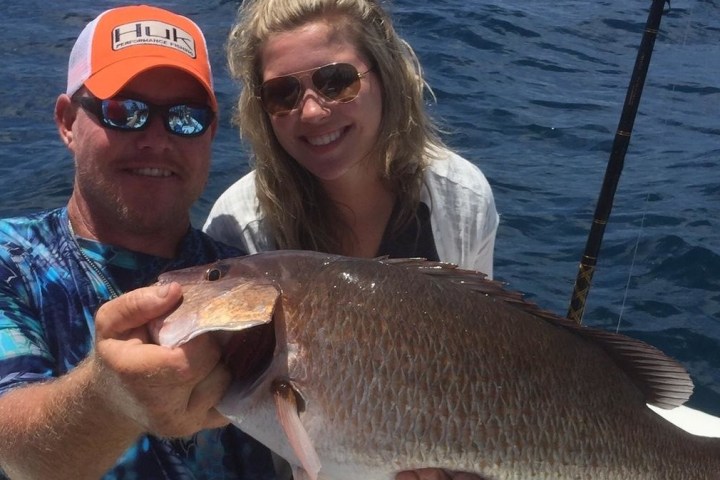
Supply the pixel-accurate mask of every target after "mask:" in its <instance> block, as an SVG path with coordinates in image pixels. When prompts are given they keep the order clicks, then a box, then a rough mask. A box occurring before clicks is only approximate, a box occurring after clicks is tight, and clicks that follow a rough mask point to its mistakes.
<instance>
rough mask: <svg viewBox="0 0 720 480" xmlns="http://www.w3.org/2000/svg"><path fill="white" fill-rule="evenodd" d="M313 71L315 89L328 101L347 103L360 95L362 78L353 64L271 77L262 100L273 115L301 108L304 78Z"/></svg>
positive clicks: (342, 64)
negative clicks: (300, 101)
mask: <svg viewBox="0 0 720 480" xmlns="http://www.w3.org/2000/svg"><path fill="white" fill-rule="evenodd" d="M309 72H312V83H313V88H315V90H317V91H318V92H319V93H320V94H321V95H322V96H323V97H325V99H327V100H330V101H333V102H340V103H347V102H351V101H352V100H354V99H355V98H356V97H357V96H358V93H360V77H361V75H360V74H359V73H358V71H357V69H356V68H355V67H354V66H353V65H350V64H349V63H333V64H331V65H325V66H324V67H320V68H317V69H315V70H314V71H313V70H310V71H308V72H301V73H300V74H296V75H285V76H284V77H276V78H271V79H270V80H268V81H266V82H265V83H263V84H262V86H261V87H260V101H261V102H262V105H263V108H264V109H265V111H266V112H268V113H269V114H270V115H287V114H288V113H290V112H291V111H292V110H294V109H295V107H297V104H298V100H300V96H301V95H302V93H303V88H304V87H303V85H302V83H301V82H300V78H303V77H305V76H307V75H310V73H309Z"/></svg>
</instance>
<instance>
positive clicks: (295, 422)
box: [272, 380, 321, 480]
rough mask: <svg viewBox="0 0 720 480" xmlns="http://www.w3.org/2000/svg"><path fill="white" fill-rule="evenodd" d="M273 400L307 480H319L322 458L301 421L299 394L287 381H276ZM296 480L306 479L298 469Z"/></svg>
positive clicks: (273, 387) (273, 386) (295, 470)
mask: <svg viewBox="0 0 720 480" xmlns="http://www.w3.org/2000/svg"><path fill="white" fill-rule="evenodd" d="M272 389H273V398H274V399H275V408H276V410H277V415H278V419H279V421H280V426H282V429H283V431H284V432H285V436H286V437H287V439H288V443H290V446H291V447H292V449H293V451H294V452H295V455H296V456H297V458H298V460H299V461H300V464H301V465H302V469H303V470H304V471H305V474H306V475H307V478H309V479H310V480H317V479H318V473H319V472H320V467H321V464H320V458H319V457H318V454H317V452H316V451H315V447H314V446H313V444H312V441H311V440H310V436H309V435H308V433H307V431H306V430H305V427H304V426H303V424H302V422H301V421H300V415H299V409H298V398H297V395H298V393H297V392H296V391H295V389H294V388H293V387H292V385H290V382H289V381H287V380H275V381H274V382H273V383H272ZM293 472H294V474H296V475H298V476H296V477H295V478H304V477H303V476H300V472H299V471H298V469H297V468H296V467H294V468H293Z"/></svg>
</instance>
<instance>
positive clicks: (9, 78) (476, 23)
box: [0, 0, 720, 415]
mask: <svg viewBox="0 0 720 480" xmlns="http://www.w3.org/2000/svg"><path fill="white" fill-rule="evenodd" d="M151 3H154V4H156V5H159V6H164V7H167V8H170V9H173V10H175V11H178V12H180V13H183V14H186V15H188V16H190V17H192V18H194V19H195V20H196V21H197V22H198V23H199V24H200V26H201V27H202V28H203V29H204V30H205V32H206V34H207V38H208V44H209V47H210V50H211V55H212V56H213V68H214V73H215V80H216V88H217V92H218V98H219V102H220V105H221V108H222V112H221V119H220V129H219V133H218V136H217V140H216V142H215V146H214V152H213V155H214V160H213V161H214V163H213V167H212V172H211V176H210V181H209V184H208V188H207V190H206V192H205V194H204V196H203V197H202V199H201V200H200V202H198V204H197V205H196V206H195V208H194V210H193V212H192V213H193V221H194V223H195V224H196V225H198V226H200V225H202V223H203V221H204V219H205V216H206V215H207V213H208V211H209V209H210V207H211V205H212V203H213V201H214V199H215V198H217V196H218V195H219V194H220V193H221V192H222V191H223V190H224V189H225V188H227V187H228V186H229V185H230V184H231V183H232V182H233V181H234V180H235V179H237V178H238V177H240V176H241V175H243V174H244V173H246V172H247V171H248V169H249V167H248V156H247V153H246V151H245V149H244V148H243V147H242V145H241V143H240V140H239V137H238V134H237V132H236V130H235V129H234V128H233V126H232V125H231V123H230V115H231V111H232V108H233V105H234V100H235V98H236V95H237V92H238V88H237V86H236V85H235V84H234V83H233V82H232V81H231V80H230V78H229V76H228V73H227V68H226V66H225V59H224V42H225V38H226V36H227V33H228V30H229V28H230V23H231V21H232V19H233V18H234V17H235V10H236V8H237V6H238V5H239V2H238V1H229V0H226V1H218V0H216V1H205V0H203V1H200V0H196V1H157V2H151ZM650 4H651V2H647V1H636V0H612V1H609V0H606V1H595V2H588V1H580V0H572V1H570V0H553V1H550V0H533V1H529V0H490V1H477V0H439V1H436V2H417V1H411V0H396V1H394V2H392V3H388V4H387V5H389V7H390V10H391V11H392V12H393V15H394V18H395V22H396V26H397V29H398V30H399V31H400V32H401V34H402V35H403V36H404V37H405V38H406V39H407V40H408V41H409V42H410V43H411V44H412V45H413V46H414V48H415V51H416V53H417V55H418V57H419V58H420V60H421V62H422V64H423V66H424V69H425V73H426V77H427V80H428V82H429V84H430V85H431V86H432V88H433V91H434V93H435V96H436V100H435V101H432V99H430V98H429V99H428V106H429V108H430V111H431V112H432V114H433V115H434V116H435V118H437V119H438V120H439V121H440V122H441V124H442V125H443V127H444V129H445V131H446V132H447V135H446V137H445V138H446V140H447V142H448V144H450V145H451V146H452V147H453V148H455V149H456V150H458V151H459V152H460V153H462V154H463V155H464V156H466V157H467V158H468V159H470V160H471V161H473V162H474V163H476V164H477V165H479V166H480V167H481V169H482V170H483V171H484V172H485V174H486V175H487V176H488V178H489V180H490V183H491V184H492V186H493V189H494V193H495V198H496V202H497V205H498V209H499V211H500V214H501V223H500V228H499V231H498V238H497V247H496V264H495V265H496V266H495V273H496V277H497V278H498V279H500V280H502V281H505V282H507V283H508V284H509V286H510V288H513V289H517V290H520V291H522V292H524V293H525V294H526V295H527V297H528V298H529V299H531V300H532V301H534V302H536V303H538V304H539V305H541V306H543V307H545V308H547V309H549V310H552V311H554V312H556V313H558V314H561V315H564V314H565V313H566V312H567V308H568V303H569V300H570V294H571V292H572V289H573V284H574V282H575V277H576V274H577V270H578V264H579V261H580V258H581V256H582V253H583V250H584V247H585V242H586V239H587V235H588V232H589V228H590V224H591V221H592V218H593V213H594V211H595V205H596V202H597V197H598V195H599V192H600V186H601V183H602V180H603V176H604V174H605V168H606V165H607V162H608V159H609V156H610V149H611V146H612V144H613V140H614V137H615V132H616V129H617V126H618V121H619V118H620V114H621V111H622V107H623V102H624V100H625V96H626V93H627V88H628V84H629V81H630V76H631V73H632V70H633V66H634V63H635V59H636V55H637V50H638V47H639V45H640V41H641V38H642V34H643V30H644V27H645V23H646V20H647V16H648V11H649V7H650ZM116 5H118V3H116V2H110V1H98V0H93V1H89V0H75V1H73V2H47V1H43V2H40V1H38V0H26V1H24V2H6V3H4V4H3V9H2V10H3V17H4V22H3V28H2V29H0V55H1V58H2V67H0V68H2V73H3V79H4V81H3V88H2V89H0V152H2V157H1V159H0V216H9V215H16V214H22V213H27V212H30V211H34V210H38V209H42V208H49V207H55V206H58V205H61V204H63V203H64V202H65V201H66V199H67V197H68V196H69V194H70V192H71V188H72V175H73V164H72V158H71V157H70V155H69V154H68V152H67V151H66V149H65V148H64V146H63V145H62V143H61V142H60V140H59V137H58V135H57V132H56V129H55V126H54V123H53V119H52V116H53V106H54V102H55V98H56V97H57V95H58V94H59V93H61V92H62V91H64V89H65V75H66V62H67V57H68V54H69V52H70V49H71V47H72V44H73V42H74V39H75V37H76V36H77V35H78V33H79V32H80V30H81V29H82V27H83V26H84V24H85V23H87V22H88V21H90V20H91V19H92V18H94V17H95V16H96V15H97V14H98V13H100V12H101V11H102V10H104V9H105V8H108V7H111V6H116ZM719 107H720V2H719V1H717V0H674V1H673V2H672V4H671V8H670V10H669V11H667V12H666V14H665V15H664V16H663V18H662V22H661V25H660V32H659V34H658V37H657V40H656V43H655V48H654V52H653V55H652V61H651V64H650V69H649V72H648V75H647V80H646V83H645V88H644V91H643V95H642V100H641V102H640V107H639V111H638V115H637V118H636V120H635V127H634V130H633V133H632V138H631V141H630V146H629V149H628V151H627V155H626V158H625V167H624V170H623V173H622V176H621V179H620V183H619V185H618V189H617V194H616V197H615V202H614V207H613V210H612V215H611V217H610V221H609V223H608V225H607V229H606V231H605V237H604V241H603V245H602V249H601V251H600V255H599V261H598V267H597V270H596V273H595V276H594V278H593V283H592V288H591V290H590V294H589V296H588V300H587V305H586V311H585V316H584V323H585V324H587V325H593V326H598V327H601V328H605V329H608V330H613V331H615V330H618V331H620V332H622V333H625V334H628V335H631V336H634V337H637V338H641V339H643V340H646V341H648V342H650V343H651V344H653V345H655V346H657V347H659V348H660V349H662V350H663V351H665V352H667V353H668V354H670V355H672V356H673V357H675V358H677V359H678V360H679V361H680V362H682V364H683V365H685V366H686V367H687V369H688V370H689V371H690V372H691V375H692V377H693V380H694V381H695V384H696V389H695V394H694V395H693V397H692V398H691V400H690V403H689V405H690V406H692V407H694V408H699V409H702V410H705V411H708V412H710V413H713V414H715V415H720V166H719V165H718V157H719V156H720V108H719ZM488 334H489V335H491V334H492V332H488ZM570 367H571V366H568V368H570Z"/></svg>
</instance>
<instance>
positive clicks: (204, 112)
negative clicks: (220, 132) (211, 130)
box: [166, 105, 213, 137]
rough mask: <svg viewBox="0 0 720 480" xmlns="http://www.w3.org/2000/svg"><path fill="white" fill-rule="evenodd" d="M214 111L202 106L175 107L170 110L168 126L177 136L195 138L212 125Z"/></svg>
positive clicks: (167, 119)
mask: <svg viewBox="0 0 720 480" xmlns="http://www.w3.org/2000/svg"><path fill="white" fill-rule="evenodd" d="M212 120H213V113H212V110H211V109H210V108H208V107H206V106H202V105H175V106H173V107H170V108H168V111H167V118H166V121H167V126H168V128H169V130H170V132H172V133H174V134H175V135H181V136H185V137H194V136H196V135H200V134H201V133H203V132H204V131H205V130H206V129H207V127H208V126H209V125H210V123H212Z"/></svg>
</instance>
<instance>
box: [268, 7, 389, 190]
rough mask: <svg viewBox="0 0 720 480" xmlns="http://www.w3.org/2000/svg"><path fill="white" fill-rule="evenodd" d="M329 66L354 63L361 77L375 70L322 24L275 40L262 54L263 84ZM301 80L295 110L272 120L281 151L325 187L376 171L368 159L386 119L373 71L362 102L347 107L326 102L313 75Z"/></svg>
mask: <svg viewBox="0 0 720 480" xmlns="http://www.w3.org/2000/svg"><path fill="white" fill-rule="evenodd" d="M330 63H349V64H351V65H353V66H354V67H355V68H356V69H357V70H358V72H360V73H365V72H367V71H368V70H369V69H370V67H371V65H370V64H369V62H368V60H367V59H365V58H363V56H362V55H361V54H360V53H359V52H358V50H357V48H356V47H355V45H354V44H353V43H351V41H350V39H349V38H348V35H347V34H344V33H343V32H339V31H337V29H335V28H333V27H332V26H331V25H330V24H329V23H327V22H326V21H322V20H318V21H313V22H310V23H307V24H305V25H302V26H300V27H298V28H296V29H294V30H290V31H287V32H283V33H279V34H275V35H273V36H271V37H270V38H269V39H268V40H267V41H266V43H265V45H264V46H263V49H262V52H261V65H262V78H263V81H267V80H269V79H272V78H276V77H281V76H284V75H290V74H294V73H297V72H304V71H307V70H311V69H314V68H316V67H320V66H323V65H327V64H330ZM298 78H299V79H300V83H301V86H302V88H301V94H300V95H301V96H300V99H299V101H298V103H297V105H296V108H295V109H294V110H292V111H290V112H289V113H287V114H285V115H270V121H271V123H272V127H273V130H274V132H275V135H276V136H277V139H278V141H279V142H280V144H281V145H282V147H283V148H284V149H285V150H286V151H287V152H288V154H290V156H292V157H293V158H294V159H295V160H296V161H297V162H298V163H299V164H300V165H302V166H303V167H304V168H306V169H307V170H308V171H310V172H311V173H312V174H313V175H315V176H316V177H317V178H318V179H319V180H320V181H321V182H331V181H334V180H338V179H340V178H343V177H346V176H349V175H364V174H367V171H368V168H370V170H375V169H376V168H377V167H375V166H374V165H375V164H374V163H370V162H372V160H371V159H369V158H368V156H369V153H370V151H371V150H372V148H373V146H374V145H375V143H376V141H377V137H378V132H379V129H380V121H381V118H382V91H381V85H380V81H379V80H378V77H377V75H376V73H375V72H372V71H370V72H369V73H368V74H367V75H365V76H363V77H362V78H361V79H360V90H359V92H358V95H357V97H356V98H355V99H354V100H352V101H350V102H347V103H340V102H337V101H330V100H328V99H327V98H325V97H324V96H322V95H321V94H320V93H319V92H318V90H317V89H316V88H315V86H314V85H313V82H312V78H311V74H310V75H308V74H302V75H299V76H298Z"/></svg>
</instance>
